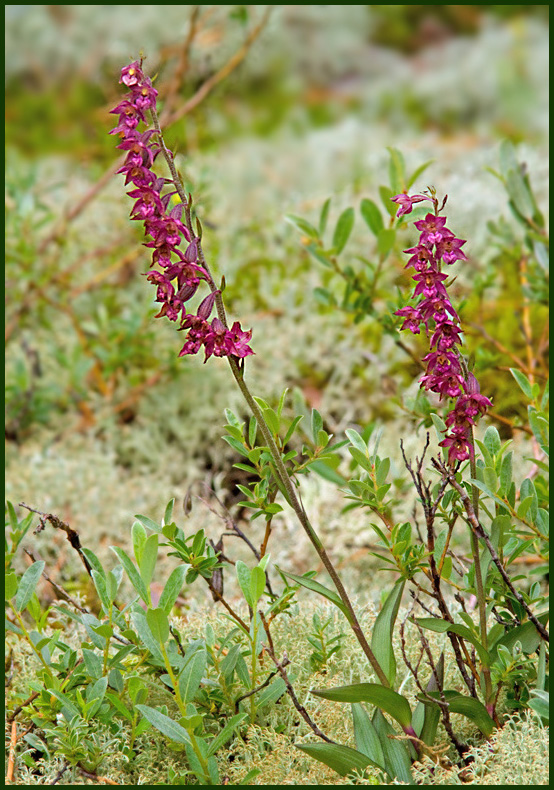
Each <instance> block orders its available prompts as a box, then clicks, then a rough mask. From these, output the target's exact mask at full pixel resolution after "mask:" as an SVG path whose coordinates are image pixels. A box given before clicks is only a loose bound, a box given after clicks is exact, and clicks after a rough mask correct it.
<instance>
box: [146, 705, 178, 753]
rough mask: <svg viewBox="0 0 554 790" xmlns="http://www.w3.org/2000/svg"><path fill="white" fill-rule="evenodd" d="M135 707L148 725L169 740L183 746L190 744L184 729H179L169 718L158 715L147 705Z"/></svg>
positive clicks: (157, 711) (154, 709)
mask: <svg viewBox="0 0 554 790" xmlns="http://www.w3.org/2000/svg"><path fill="white" fill-rule="evenodd" d="M136 707H137V710H139V711H140V712H141V713H142V715H143V716H144V718H145V719H147V720H148V721H149V722H150V724H152V725H153V726H154V727H155V728H156V729H157V730H159V731H160V732H161V733H162V734H163V735H165V736H166V737H167V738H169V739H170V740H172V741H176V742H177V743H182V744H185V745H186V746H190V745H191V744H192V742H191V740H190V736H189V734H188V732H187V731H186V730H185V728H184V727H181V725H180V724H177V722H176V721H173V719H170V718H169V716H165V715H164V714H163V713H160V711H159V710H156V708H151V707H150V706H149V705H137V706H136Z"/></svg>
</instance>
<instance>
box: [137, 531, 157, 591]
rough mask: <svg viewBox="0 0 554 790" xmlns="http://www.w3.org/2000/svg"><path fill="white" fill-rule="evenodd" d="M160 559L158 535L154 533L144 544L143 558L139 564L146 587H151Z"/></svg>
mask: <svg viewBox="0 0 554 790" xmlns="http://www.w3.org/2000/svg"><path fill="white" fill-rule="evenodd" d="M157 558H158V535H157V533H154V534H153V535H150V537H148V538H147V539H146V541H145V543H144V546H143V549H142V558H141V560H140V562H139V568H140V578H141V579H142V581H143V582H144V584H145V586H146V587H147V588H148V587H150V582H151V581H152V577H153V575H154V568H155V567H156V560H157Z"/></svg>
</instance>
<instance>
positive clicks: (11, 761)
mask: <svg viewBox="0 0 554 790" xmlns="http://www.w3.org/2000/svg"><path fill="white" fill-rule="evenodd" d="M16 744H17V722H16V721H12V731H11V737H10V752H9V755H8V770H7V771H6V784H11V783H12V782H13V775H14V771H15V747H16Z"/></svg>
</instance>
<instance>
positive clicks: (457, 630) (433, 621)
mask: <svg viewBox="0 0 554 790" xmlns="http://www.w3.org/2000/svg"><path fill="white" fill-rule="evenodd" d="M415 622H416V623H417V624H418V625H419V626H421V628H427V630H429V631H435V633H437V634H444V633H446V632H448V631H451V632H452V633H453V634H458V636H461V637H463V638H464V639H465V640H466V641H467V642H470V643H471V644H472V645H473V646H474V647H475V649H476V650H477V653H478V654H479V658H480V659H481V662H482V663H483V665H484V666H486V667H490V664H491V659H490V656H489V654H488V652H487V651H486V650H485V648H484V647H483V645H482V644H481V642H479V640H478V639H477V637H476V636H475V635H474V634H473V633H472V632H471V631H470V630H469V628H468V627H467V626H465V625H459V624H458V623H449V622H448V621H447V620H440V619H439V618H437V617H418V618H416V619H415Z"/></svg>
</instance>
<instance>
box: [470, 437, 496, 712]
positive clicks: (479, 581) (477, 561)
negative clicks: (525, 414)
mask: <svg viewBox="0 0 554 790" xmlns="http://www.w3.org/2000/svg"><path fill="white" fill-rule="evenodd" d="M469 440H470V442H471V446H472V453H471V456H470V459H469V468H470V471H471V477H472V479H473V480H475V479H476V478H477V465H476V463H475V440H474V438H473V429H470V439H469ZM471 500H472V504H473V512H474V513H475V517H476V518H478V517H479V516H478V513H479V491H478V490H477V487H476V486H474V485H473V484H472V486H471ZM470 540H471V553H472V555H473V566H474V568H475V589H476V591H477V605H478V607H479V627H480V631H481V644H482V645H483V647H484V648H485V650H487V645H488V638H487V601H486V597H485V589H484V586H483V574H482V573H481V558H480V557H479V538H478V537H477V535H476V534H475V531H474V530H473V529H471V528H470ZM483 678H484V680H485V701H486V704H487V706H488V707H490V706H491V705H492V704H493V702H492V683H491V673H490V669H489V668H488V667H485V666H484V667H483ZM489 712H490V711H489Z"/></svg>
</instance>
